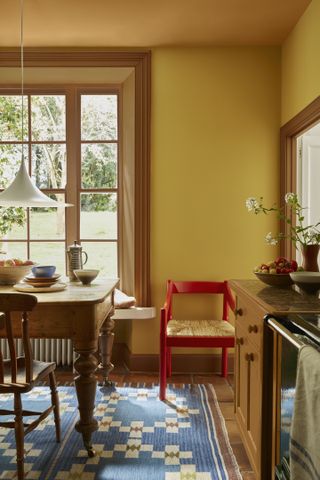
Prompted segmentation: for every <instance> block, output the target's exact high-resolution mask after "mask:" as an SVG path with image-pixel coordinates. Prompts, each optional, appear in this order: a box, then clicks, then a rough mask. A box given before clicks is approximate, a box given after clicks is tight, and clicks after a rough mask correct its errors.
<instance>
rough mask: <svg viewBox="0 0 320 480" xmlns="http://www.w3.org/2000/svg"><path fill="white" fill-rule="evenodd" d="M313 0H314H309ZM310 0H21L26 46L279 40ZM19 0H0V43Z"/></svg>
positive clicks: (14, 28)
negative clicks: (22, 3) (22, 1)
mask: <svg viewBox="0 0 320 480" xmlns="http://www.w3.org/2000/svg"><path fill="white" fill-rule="evenodd" d="M313 1H315V0H313ZM309 3H310V0H24V12H25V13H24V19H25V32H24V43H25V46H26V47H73V46H74V47H157V46H211V45H217V46H224V45H225V46H230V45H280V44H281V43H282V42H283V40H284V39H285V38H286V36H287V35H288V34H289V32H290V31H291V30H292V28H293V27H294V25H295V24H296V23H297V21H298V20H299V18H300V16H301V15H302V14H303V12H304V11H305V9H306V8H307V6H308V5H309ZM19 17H20V0H0V47H1V48H6V47H16V46H18V45H19V31H20V26H19V22H20V19H19Z"/></svg>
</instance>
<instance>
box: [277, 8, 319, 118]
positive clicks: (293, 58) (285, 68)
mask: <svg viewBox="0 0 320 480" xmlns="http://www.w3.org/2000/svg"><path fill="white" fill-rule="evenodd" d="M319 25H320V0H312V2H311V4H310V5H309V7H308V8H307V10H306V12H305V13H304V15H303V16H302V17H301V18H300V20H299V22H298V23H297V25H296V27H295V28H294V29H293V31H292V32H291V33H290V35H289V36H288V38H287V39H286V41H285V42H284V44H283V46H282V111H281V120H282V124H284V123H286V122H287V121H288V120H290V119H291V118H292V117H293V116H294V115H296V114H297V113H298V112H300V111H301V110H302V109H303V108H304V107H306V106H307V105H308V104H309V103H310V102H312V100H314V99H315V98H316V97H318V96H319V95H320V55H319V48H320V28H319Z"/></svg>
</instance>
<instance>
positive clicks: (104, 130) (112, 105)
mask: <svg viewBox="0 0 320 480" xmlns="http://www.w3.org/2000/svg"><path fill="white" fill-rule="evenodd" d="M117 136H118V132H117V95H81V139H82V140H116V139H117Z"/></svg>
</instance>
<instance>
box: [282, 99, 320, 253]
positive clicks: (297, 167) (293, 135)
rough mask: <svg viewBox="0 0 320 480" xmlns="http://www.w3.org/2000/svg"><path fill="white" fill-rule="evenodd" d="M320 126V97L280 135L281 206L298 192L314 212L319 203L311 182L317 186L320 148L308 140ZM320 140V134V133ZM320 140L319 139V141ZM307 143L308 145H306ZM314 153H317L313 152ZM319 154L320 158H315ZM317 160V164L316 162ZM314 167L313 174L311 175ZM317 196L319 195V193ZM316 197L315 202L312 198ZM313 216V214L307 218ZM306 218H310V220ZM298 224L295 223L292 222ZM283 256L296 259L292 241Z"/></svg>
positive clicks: (285, 247)
mask: <svg viewBox="0 0 320 480" xmlns="http://www.w3.org/2000/svg"><path fill="white" fill-rule="evenodd" d="M319 122H320V97H317V98H316V99H315V100H314V101H313V102H312V103H311V104H310V105H308V106H307V107H306V108H304V109H303V110H302V111H301V112H299V113H298V114H297V115H296V116H295V117H293V118H292V119H291V120H290V121H289V122H287V123H286V124H285V125H283V127H282V128H281V131H280V134H281V135H280V137H281V138H280V142H281V143H280V145H281V170H280V187H281V202H282V206H283V207H285V204H284V196H285V193H286V192H295V193H297V194H298V196H299V197H300V199H301V202H302V205H303V206H304V207H308V208H309V209H310V206H311V202H312V200H313V201H316V202H317V197H316V198H315V197H314V192H315V188H314V185H313V184H311V181H310V180H311V179H312V180H313V181H315V184H316V185H317V182H316V181H317V178H316V177H317V175H318V171H319V169H318V163H319V161H318V158H319V156H318V150H319V145H318V144H317V145H315V149H314V148H313V145H312V144H311V143H310V141H308V136H309V135H310V133H311V132H315V131H316V125H318V124H319ZM317 136H318V131H317ZM318 138H319V137H318ZM303 139H304V141H303ZM303 143H304V144H305V147H306V150H307V151H308V154H307V155H306V152H304V154H303V151H302V149H303ZM312 150H313V151H312ZM314 153H316V156H315V155H314ZM303 157H304V162H305V166H304V167H303V166H302V158H303ZM315 160H316V161H315ZM311 163H313V164H314V165H313V171H312V172H310V173H309V172H307V170H308V168H310V166H311ZM316 193H317V192H316ZM312 196H313V199H312V198H311V197H312ZM308 214H310V210H309V212H308V213H307V215H308ZM313 214H315V217H316V218H317V216H318V211H317V210H316V211H315V212H312V215H313ZM307 215H306V217H307ZM292 221H293V222H294V221H295V219H294V218H292ZM308 221H309V222H310V223H313V222H314V217H313V216H311V217H310V218H308ZM287 229H288V226H287V225H285V224H283V225H282V227H281V231H283V232H286V231H287ZM280 248H281V254H282V255H284V256H285V257H286V258H295V257H296V251H295V248H294V245H293V243H292V242H291V241H290V239H286V240H285V241H284V242H281V246H280Z"/></svg>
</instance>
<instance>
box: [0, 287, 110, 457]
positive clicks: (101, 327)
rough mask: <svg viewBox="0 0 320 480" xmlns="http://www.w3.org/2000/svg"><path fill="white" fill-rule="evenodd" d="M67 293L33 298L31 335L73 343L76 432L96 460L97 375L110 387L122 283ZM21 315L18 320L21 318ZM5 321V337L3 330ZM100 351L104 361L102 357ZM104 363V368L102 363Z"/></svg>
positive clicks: (69, 289) (16, 330)
mask: <svg viewBox="0 0 320 480" xmlns="http://www.w3.org/2000/svg"><path fill="white" fill-rule="evenodd" d="M66 283H67V287H66V289H65V290H62V291H59V292H50V293H42V292H41V293H33V294H34V295H35V296H36V297H37V299H38V303H37V305H36V307H35V309H34V310H33V311H32V312H31V313H30V317H29V330H30V337H32V338H60V339H64V338H70V339H72V342H73V348H74V351H75V353H76V357H77V358H76V361H75V363H74V369H75V371H76V376H75V379H74V380H75V387H76V394H77V399H78V405H79V414H80V418H79V420H78V422H77V423H76V430H77V431H78V432H80V433H81V434H82V437H83V442H84V446H85V448H86V450H87V451H88V455H89V456H94V455H95V452H94V450H93V448H92V442H91V436H92V433H93V432H94V431H95V430H97V429H98V422H97V420H96V419H95V418H94V415H93V413H94V407H95V393H96V387H97V376H96V372H97V370H98V371H99V372H100V373H101V374H102V376H103V378H104V380H105V382H106V381H107V379H108V375H109V372H110V371H111V370H112V368H113V366H112V364H111V352H112V344H113V337H114V334H113V331H112V330H113V327H114V320H112V319H111V316H112V315H113V313H114V289H115V288H116V287H117V286H118V283H119V280H118V279H103V278H101V279H96V280H95V281H94V283H92V284H91V285H90V286H84V285H82V284H81V283H79V282H68V281H67V282H66ZM11 292H16V290H14V288H13V287H11V286H4V285H3V286H0V294H2V293H11ZM17 315H18V314H17ZM17 320H18V316H17V317H16V318H14V320H13V330H14V335H15V337H17V338H19V337H21V331H20V327H19V323H18V321H17ZM1 322H3V319H1V318H0V337H1V336H2V337H4V327H3V325H2V324H1ZM98 350H99V356H98V355H97V352H98ZM98 358H100V364H99V360H98Z"/></svg>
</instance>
